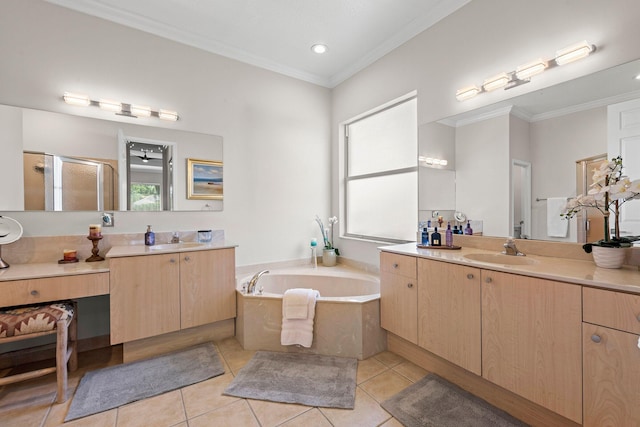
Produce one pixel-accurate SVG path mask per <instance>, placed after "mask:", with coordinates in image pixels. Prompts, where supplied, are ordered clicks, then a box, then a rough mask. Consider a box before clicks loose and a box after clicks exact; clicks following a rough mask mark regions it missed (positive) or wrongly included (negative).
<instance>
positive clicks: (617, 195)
mask: <svg viewBox="0 0 640 427" xmlns="http://www.w3.org/2000/svg"><path fill="white" fill-rule="evenodd" d="M622 169H623V166H622V157H620V156H618V157H614V158H613V159H611V161H607V160H605V161H603V162H602V163H601V164H600V167H599V168H597V169H594V171H593V184H591V188H590V190H589V191H588V193H587V194H586V195H579V196H577V197H575V198H573V199H571V200H569V202H568V203H567V205H566V207H565V212H564V213H562V214H560V216H562V217H563V218H565V219H571V218H573V217H574V216H575V215H576V214H577V213H578V212H580V211H581V210H583V209H586V208H595V209H598V210H599V211H600V212H601V213H602V215H603V217H604V239H602V240H600V241H598V242H595V243H587V244H585V245H584V246H583V248H584V250H585V252H587V253H592V252H593V259H594V261H595V263H596V265H598V266H599V267H605V268H620V267H621V266H622V264H623V262H624V259H625V257H626V251H625V250H621V249H620V248H628V247H631V242H632V241H633V239H629V238H625V237H620V208H621V207H622V205H623V204H624V203H626V202H628V201H629V200H633V199H638V198H640V180H635V181H631V180H630V179H629V178H628V177H626V176H624V175H623V174H622ZM611 214H613V221H614V226H613V236H611V226H610V218H611ZM612 248H613V250H608V249H612Z"/></svg>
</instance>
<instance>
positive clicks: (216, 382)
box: [181, 373, 238, 419]
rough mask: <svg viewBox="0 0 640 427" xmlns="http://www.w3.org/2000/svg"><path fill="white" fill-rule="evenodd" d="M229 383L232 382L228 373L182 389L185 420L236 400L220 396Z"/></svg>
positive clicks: (231, 376) (235, 398)
mask: <svg viewBox="0 0 640 427" xmlns="http://www.w3.org/2000/svg"><path fill="white" fill-rule="evenodd" d="M231 381H233V375H231V373H228V374H224V375H220V376H219V377H215V378H211V379H209V380H206V381H202V382H200V383H197V384H193V385H190V386H188V387H184V388H182V389H181V391H182V400H183V402H184V408H185V410H186V412H187V419H190V418H193V417H196V416H198V415H202V414H204V413H205V412H209V411H212V410H214V409H218V408H220V407H222V406H226V405H229V404H230V403H233V402H235V401H236V400H238V398H237V397H233V396H223V395H222V393H223V392H224V389H225V388H226V387H227V386H228V385H229V383H230V382H231Z"/></svg>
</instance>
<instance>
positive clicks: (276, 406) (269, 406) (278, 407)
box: [248, 399, 311, 427]
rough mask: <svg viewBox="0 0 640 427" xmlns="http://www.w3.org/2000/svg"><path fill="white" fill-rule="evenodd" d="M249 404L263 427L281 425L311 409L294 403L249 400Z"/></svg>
mask: <svg viewBox="0 0 640 427" xmlns="http://www.w3.org/2000/svg"><path fill="white" fill-rule="evenodd" d="M248 402H249V406H250V407H251V409H253V413H254V414H255V415H256V418H258V421H259V422H260V425H261V426H262V427H273V426H277V425H280V424H282V423H284V422H285V421H288V420H290V419H292V418H295V417H297V416H298V415H300V414H302V413H303V412H306V411H308V410H309V409H311V407H309V406H304V405H296V404H293V403H278V402H268V401H266V400H253V399H249V400H248Z"/></svg>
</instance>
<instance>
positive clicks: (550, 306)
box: [481, 270, 582, 423]
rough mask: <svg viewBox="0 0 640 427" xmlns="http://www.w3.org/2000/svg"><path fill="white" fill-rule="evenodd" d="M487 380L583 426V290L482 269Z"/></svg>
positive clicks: (554, 282)
mask: <svg viewBox="0 0 640 427" xmlns="http://www.w3.org/2000/svg"><path fill="white" fill-rule="evenodd" d="M481 281H482V376H483V377H484V378H486V379H487V380H489V381H491V382H492V383H494V384H497V385H499V386H501V387H503V388H505V389H507V390H510V391H512V392H514V393H517V394H518V395H520V396H522V397H524V398H526V399H528V400H530V401H532V402H535V403H537V404H539V405H541V406H544V407H545V408H548V409H550V410H552V411H553V412H556V413H558V414H560V415H562V416H564V417H566V418H568V419H570V420H573V421H575V422H577V423H581V422H582V369H581V365H582V363H581V362H582V333H581V322H582V311H581V307H582V295H581V287H580V286H577V285H572V284H568V283H563V282H556V281H552V280H545V279H538V278H533V277H527V276H520V275H516V274H509V273H502V272H496V271H490V270H482V272H481Z"/></svg>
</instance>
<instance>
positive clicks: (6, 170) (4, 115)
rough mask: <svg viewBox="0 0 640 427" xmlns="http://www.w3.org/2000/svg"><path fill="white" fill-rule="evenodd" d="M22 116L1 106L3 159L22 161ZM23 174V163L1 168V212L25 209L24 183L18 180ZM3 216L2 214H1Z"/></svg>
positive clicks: (0, 123)
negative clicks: (18, 208)
mask: <svg viewBox="0 0 640 427" xmlns="http://www.w3.org/2000/svg"><path fill="white" fill-rule="evenodd" d="M16 141H22V114H21V112H20V111H19V110H17V109H15V108H11V107H7V106H4V105H0V147H1V148H0V150H1V152H2V157H9V158H13V159H22V144H20V143H17V142H16ZM22 174H23V162H21V161H18V162H15V161H14V162H11V163H9V164H7V165H4V167H2V168H0V183H3V187H4V188H3V190H2V196H0V211H2V210H5V209H9V208H10V207H11V208H12V209H16V206H17V207H20V208H21V209H22V208H24V196H23V195H24V181H23V180H21V179H16V177H20V176H22ZM0 215H1V214H0Z"/></svg>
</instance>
